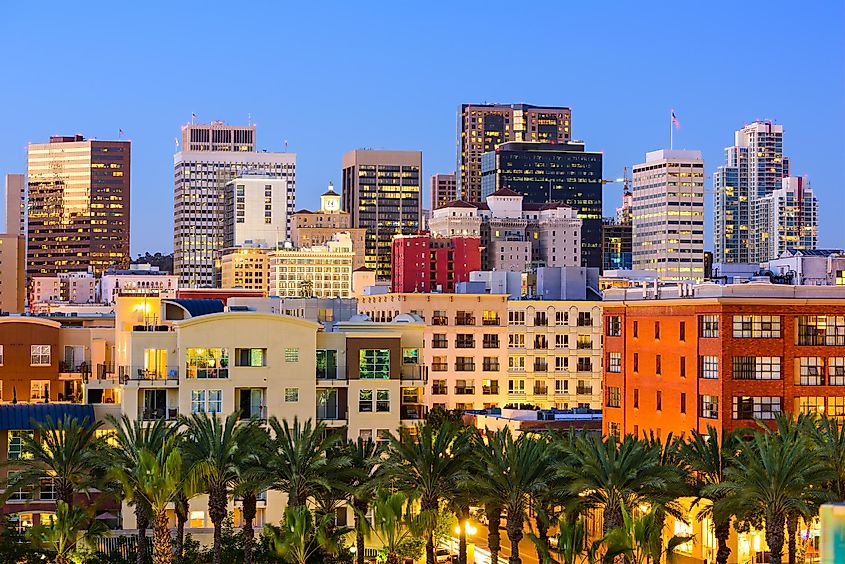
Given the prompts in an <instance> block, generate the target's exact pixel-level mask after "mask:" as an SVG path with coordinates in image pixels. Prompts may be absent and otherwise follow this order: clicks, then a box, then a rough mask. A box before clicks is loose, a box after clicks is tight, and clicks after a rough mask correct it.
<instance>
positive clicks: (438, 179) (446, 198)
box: [429, 172, 458, 210]
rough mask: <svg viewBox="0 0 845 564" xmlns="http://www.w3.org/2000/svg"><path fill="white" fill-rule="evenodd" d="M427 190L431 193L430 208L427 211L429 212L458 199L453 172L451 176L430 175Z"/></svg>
mask: <svg viewBox="0 0 845 564" xmlns="http://www.w3.org/2000/svg"><path fill="white" fill-rule="evenodd" d="M429 189H430V191H431V194H430V195H431V200H430V201H431V207H430V208H429V209H431V210H436V209H437V208H439V207H440V206H442V205H443V204H447V203H449V202H451V201H452V200H457V199H458V192H457V189H456V184H455V173H454V172H453V173H451V174H441V173H439V174H434V175H432V176H431V185H430V187H429Z"/></svg>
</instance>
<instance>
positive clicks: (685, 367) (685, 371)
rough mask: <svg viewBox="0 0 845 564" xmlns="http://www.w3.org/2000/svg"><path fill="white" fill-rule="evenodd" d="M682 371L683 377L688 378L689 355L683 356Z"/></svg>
mask: <svg viewBox="0 0 845 564" xmlns="http://www.w3.org/2000/svg"><path fill="white" fill-rule="evenodd" d="M680 371H681V378H686V377H687V357H685V356H682V357H681V365H680Z"/></svg>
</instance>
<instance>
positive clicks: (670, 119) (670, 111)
mask: <svg viewBox="0 0 845 564" xmlns="http://www.w3.org/2000/svg"><path fill="white" fill-rule="evenodd" d="M674 113H675V110H672V109H670V110H669V150H670V151H671V150H672V149H673V147H672V143H673V134H674V131H672V127H673V126H674V125H675V124H674V123H672V114H674Z"/></svg>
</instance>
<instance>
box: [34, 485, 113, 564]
mask: <svg viewBox="0 0 845 564" xmlns="http://www.w3.org/2000/svg"><path fill="white" fill-rule="evenodd" d="M107 534H108V527H106V526H105V525H104V524H103V523H102V522H100V521H97V520H95V519H92V512H91V511H90V509H83V508H81V507H75V506H71V505H68V504H67V503H65V502H64V501H61V500H60V501H58V502H56V515H55V518H54V519H53V521H52V522H51V523H49V524H41V525H38V526H37V527H33V528H32V529H31V530H30V531H29V535H30V538H31V539H32V541H33V544H34V545H35V546H37V547H39V548H41V549H42V550H45V551H46V552H49V553H51V554H53V555H54V556H55V559H54V562H55V564H70V562H71V556H72V554H73V552H74V551H75V550H76V549H77V547H79V546H87V547H89V548H94V547H95V546H96V542H97V541H98V540H99V539H101V538H103V537H105V536H106V535H107Z"/></svg>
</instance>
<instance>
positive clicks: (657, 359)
mask: <svg viewBox="0 0 845 564" xmlns="http://www.w3.org/2000/svg"><path fill="white" fill-rule="evenodd" d="M662 364H663V363H662V358H661V356H660V355H659V354H657V355H654V373H655V374H658V375H659V374H663V366H662Z"/></svg>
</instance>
